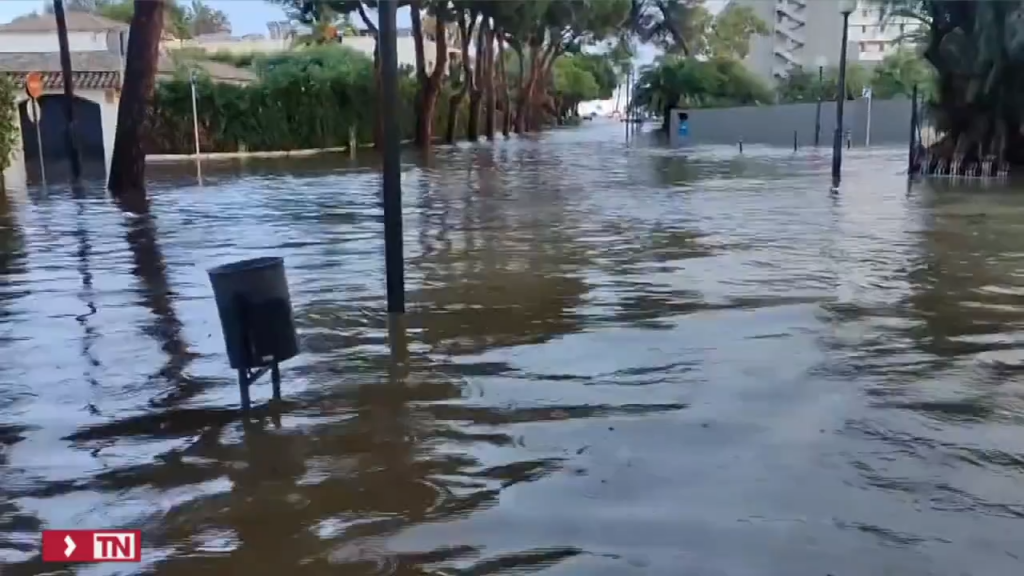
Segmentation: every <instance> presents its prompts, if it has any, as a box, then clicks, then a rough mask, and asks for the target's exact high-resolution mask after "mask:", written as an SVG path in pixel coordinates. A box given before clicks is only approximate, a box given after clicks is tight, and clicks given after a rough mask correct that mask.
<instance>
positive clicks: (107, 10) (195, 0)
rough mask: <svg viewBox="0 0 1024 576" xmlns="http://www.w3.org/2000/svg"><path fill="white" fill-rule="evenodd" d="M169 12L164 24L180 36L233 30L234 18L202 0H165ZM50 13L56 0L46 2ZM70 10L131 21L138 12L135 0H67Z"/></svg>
mask: <svg viewBox="0 0 1024 576" xmlns="http://www.w3.org/2000/svg"><path fill="white" fill-rule="evenodd" d="M165 5H166V7H167V12H166V14H165V15H164V25H165V27H166V29H167V31H168V32H170V33H172V34H174V35H175V36H177V37H178V38H191V37H193V36H199V35H201V34H213V33H216V32H231V22H229V21H228V17H227V15H226V14H224V12H223V11H221V10H217V9H216V8H212V7H211V6H209V5H208V4H206V3H205V2H203V1H202V0H191V1H190V2H189V3H188V4H185V5H182V4H181V3H179V2H178V1H177V0H165ZM43 8H44V10H45V11H46V12H47V13H53V4H51V3H49V2H47V3H46V4H44V6H43ZM64 9H65V10H67V11H68V12H89V13H90V14H98V15H100V16H103V17H104V18H110V19H111V20H117V21H118V22H124V23H130V22H131V21H132V15H133V14H135V2H134V1H133V0H64Z"/></svg>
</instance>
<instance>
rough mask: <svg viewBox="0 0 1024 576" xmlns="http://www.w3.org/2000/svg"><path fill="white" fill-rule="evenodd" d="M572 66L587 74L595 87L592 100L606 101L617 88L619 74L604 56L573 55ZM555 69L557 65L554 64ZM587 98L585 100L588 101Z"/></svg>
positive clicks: (610, 61)
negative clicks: (595, 90)
mask: <svg viewBox="0 0 1024 576" xmlns="http://www.w3.org/2000/svg"><path fill="white" fill-rule="evenodd" d="M571 60H572V65H573V66H574V67H576V68H578V69H579V70H580V71H583V72H586V73H588V74H589V75H590V76H591V77H592V79H593V81H594V83H595V85H596V86H597V93H596V95H595V96H593V98H600V99H608V98H611V97H612V95H613V94H614V93H615V89H616V88H617V87H618V86H619V73H618V72H617V71H616V69H615V66H614V63H613V61H612V60H611V59H610V58H609V57H608V56H606V55H604V54H575V55H573V56H572V57H571ZM555 66H556V68H557V66H558V63H556V64H555ZM588 99H589V98H585V100H588Z"/></svg>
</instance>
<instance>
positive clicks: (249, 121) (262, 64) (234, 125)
mask: <svg viewBox="0 0 1024 576" xmlns="http://www.w3.org/2000/svg"><path fill="white" fill-rule="evenodd" d="M252 69H253V70H254V71H255V72H256V73H257V75H258V76H259V80H258V81H257V82H255V83H253V84H250V85H248V86H236V85H232V84H223V83H214V82H212V81H211V80H210V79H209V78H208V77H202V76H201V77H199V78H198V81H197V84H196V90H197V103H198V115H199V132H200V145H201V147H202V150H203V152H236V151H239V150H252V151H258V150H259V151H262V150H301V149H310V148H334V147H341V146H347V145H348V140H349V130H350V128H355V130H356V134H357V138H358V141H359V142H360V143H366V142H372V141H373V134H374V120H375V118H376V109H375V108H376V104H377V102H378V98H377V89H376V81H375V78H374V74H373V61H372V60H371V59H370V58H369V57H367V56H366V55H365V54H363V53H361V52H358V51H356V50H353V49H351V48H347V47H345V46H323V47H316V48H310V49H306V50H300V51H295V52H284V53H279V54H272V55H257V56H255V57H254V58H253V60H252ZM399 91H400V95H399V97H400V99H401V102H402V105H400V107H399V108H400V109H399V110H397V111H386V113H396V114H398V121H399V127H400V130H401V133H402V137H403V138H411V137H412V135H413V130H414V126H415V97H416V84H415V80H414V79H413V78H412V77H410V76H403V77H400V79H399ZM445 101H446V100H442V101H441V102H445ZM438 109H439V110H438V112H439V116H441V117H440V118H437V119H435V124H434V125H435V126H444V124H443V121H444V116H445V115H446V114H447V110H446V106H443V105H441V106H438ZM149 121H150V130H149V131H148V133H149V141H148V142H147V153H150V154H189V153H192V152H193V151H194V150H195V142H194V139H193V126H192V100H191V87H190V86H189V80H188V76H187V72H185V71H184V70H183V71H182V73H181V74H179V75H178V76H177V77H175V78H174V79H173V80H170V81H165V82H161V83H159V84H158V86H157V89H156V90H155V93H154V95H153V101H152V109H151V112H150V118H149Z"/></svg>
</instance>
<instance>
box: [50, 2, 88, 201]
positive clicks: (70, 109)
mask: <svg viewBox="0 0 1024 576" xmlns="http://www.w3.org/2000/svg"><path fill="white" fill-rule="evenodd" d="M53 16H54V18H56V19H57V43H58V44H59V45H60V75H61V78H62V79H63V80H64V115H65V116H66V117H67V120H68V126H67V130H68V133H67V147H68V160H69V161H70V162H71V183H72V185H77V184H78V183H79V182H80V181H81V180H82V158H81V157H80V156H79V155H78V130H77V129H76V126H75V81H74V79H73V78H72V77H71V74H72V70H71V50H70V48H69V47H68V23H67V20H66V19H65V17H64V0H53Z"/></svg>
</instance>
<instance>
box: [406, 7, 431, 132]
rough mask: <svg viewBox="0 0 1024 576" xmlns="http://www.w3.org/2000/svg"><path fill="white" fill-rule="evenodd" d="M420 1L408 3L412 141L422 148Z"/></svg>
mask: <svg viewBox="0 0 1024 576" xmlns="http://www.w3.org/2000/svg"><path fill="white" fill-rule="evenodd" d="M420 7H421V6H420V2H419V0H415V1H413V2H411V3H410V4H409V13H410V17H411V18H410V19H411V20H412V39H413V49H414V51H415V54H416V70H415V72H414V73H415V75H416V86H417V88H416V120H415V121H416V128H415V130H414V131H413V139H414V140H413V141H414V143H415V144H416V147H417V148H423V146H424V143H423V142H422V141H420V137H421V135H422V134H423V116H422V115H421V113H420V111H421V109H422V108H423V87H424V86H425V85H426V83H427V65H426V57H425V56H424V54H423V19H422V16H421V15H420Z"/></svg>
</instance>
